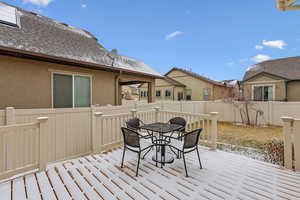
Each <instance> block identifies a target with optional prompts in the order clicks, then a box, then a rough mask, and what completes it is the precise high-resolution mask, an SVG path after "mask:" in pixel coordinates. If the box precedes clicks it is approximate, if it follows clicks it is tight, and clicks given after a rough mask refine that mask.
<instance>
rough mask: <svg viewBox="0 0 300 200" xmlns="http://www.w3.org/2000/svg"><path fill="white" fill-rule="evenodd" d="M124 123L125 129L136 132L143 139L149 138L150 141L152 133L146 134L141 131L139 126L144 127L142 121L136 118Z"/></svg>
mask: <svg viewBox="0 0 300 200" xmlns="http://www.w3.org/2000/svg"><path fill="white" fill-rule="evenodd" d="M125 123H126V126H127V128H129V129H131V130H134V131H137V132H138V133H139V134H140V135H142V136H145V139H149V138H151V140H152V137H153V134H152V133H149V132H148V131H147V132H142V131H141V125H144V122H143V121H142V120H140V119H139V118H137V117H133V118H130V119H129V120H128V121H126V122H125ZM146 136H147V137H146ZM152 141H153V140H152Z"/></svg>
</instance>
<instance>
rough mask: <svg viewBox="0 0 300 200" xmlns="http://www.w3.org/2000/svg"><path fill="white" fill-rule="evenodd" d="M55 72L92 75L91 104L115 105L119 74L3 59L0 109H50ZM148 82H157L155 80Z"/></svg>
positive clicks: (26, 60) (0, 57)
mask: <svg viewBox="0 0 300 200" xmlns="http://www.w3.org/2000/svg"><path fill="white" fill-rule="evenodd" d="M52 71H59V72H67V73H78V74H85V75H91V76H92V104H93V105H96V104H99V105H107V104H112V105H114V104H115V101H116V99H115V95H116V91H115V90H116V84H117V81H116V76H117V75H118V74H116V73H113V72H105V71H101V70H91V69H85V68H79V67H75V66H69V65H60V64H54V63H49V62H41V61H34V60H29V59H22V58H15V57H10V56H0V94H1V96H0V109H3V108H5V107H9V106H13V107H15V108H51V107H52V96H51V94H52V92H51V90H52V88H51V74H52ZM136 77H137V76H133V75H121V78H126V79H130V78H136ZM142 79H143V80H144V79H145V78H142ZM147 80H148V79H147ZM149 80H150V81H151V80H152V81H154V79H149ZM149 80H148V81H149Z"/></svg>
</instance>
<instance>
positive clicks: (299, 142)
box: [294, 119, 300, 171]
mask: <svg viewBox="0 0 300 200" xmlns="http://www.w3.org/2000/svg"><path fill="white" fill-rule="evenodd" d="M299 132H300V119H295V121H294V158H295V159H294V160H295V170H297V171H300V133H299Z"/></svg>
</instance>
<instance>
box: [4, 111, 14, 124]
mask: <svg viewBox="0 0 300 200" xmlns="http://www.w3.org/2000/svg"><path fill="white" fill-rule="evenodd" d="M5 118H6V120H5V121H6V125H13V124H15V123H16V113H15V108H14V107H7V108H6V109H5Z"/></svg>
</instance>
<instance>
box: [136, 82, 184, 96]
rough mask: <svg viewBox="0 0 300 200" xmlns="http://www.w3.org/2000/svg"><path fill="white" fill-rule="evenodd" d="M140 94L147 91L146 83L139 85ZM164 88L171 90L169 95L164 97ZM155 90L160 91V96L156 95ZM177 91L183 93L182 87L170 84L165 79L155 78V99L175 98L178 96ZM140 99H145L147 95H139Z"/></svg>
mask: <svg viewBox="0 0 300 200" xmlns="http://www.w3.org/2000/svg"><path fill="white" fill-rule="evenodd" d="M139 90H140V92H139V93H140V94H141V92H147V91H148V86H147V84H142V85H141V86H140V87H139ZM166 90H169V91H170V92H171V96H169V97H166V96H165V92H166ZM156 91H160V92H161V96H156ZM178 92H183V93H184V87H178V86H174V85H172V84H170V83H169V82H167V81H165V80H164V79H155V94H154V95H155V96H156V97H155V99H156V100H177V97H178ZM139 98H140V100H146V99H147V97H145V96H141V95H140V97H139Z"/></svg>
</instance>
